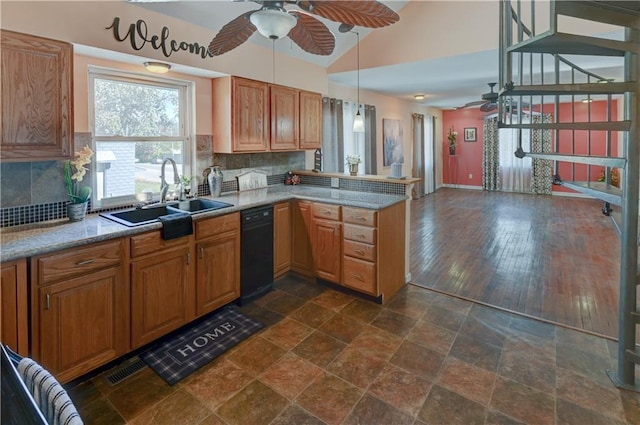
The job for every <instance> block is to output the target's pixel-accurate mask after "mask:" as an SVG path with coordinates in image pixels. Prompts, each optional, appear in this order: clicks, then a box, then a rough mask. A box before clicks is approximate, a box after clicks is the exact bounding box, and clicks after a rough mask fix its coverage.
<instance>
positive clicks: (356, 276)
mask: <svg viewBox="0 0 640 425" xmlns="http://www.w3.org/2000/svg"><path fill="white" fill-rule="evenodd" d="M353 277H355V278H356V279H358V280H359V281H360V282H364V277H362V275H361V274H358V273H355V274H354V275H353Z"/></svg>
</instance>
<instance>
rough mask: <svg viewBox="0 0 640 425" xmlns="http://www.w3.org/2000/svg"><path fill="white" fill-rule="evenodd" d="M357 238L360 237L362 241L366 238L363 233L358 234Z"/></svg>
mask: <svg viewBox="0 0 640 425" xmlns="http://www.w3.org/2000/svg"><path fill="white" fill-rule="evenodd" d="M356 236H357V237H359V238H360V239H364V238H365V236H364V235H363V234H362V233H358V234H357V235H356Z"/></svg>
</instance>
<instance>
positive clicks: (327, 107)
mask: <svg viewBox="0 0 640 425" xmlns="http://www.w3.org/2000/svg"><path fill="white" fill-rule="evenodd" d="M342 108H343V105H342V100H341V99H334V98H328V97H323V98H322V160H323V161H322V170H323V171H327V172H334V173H342V172H344V160H343V159H344V136H343V131H342V128H343V123H342V114H343V112H342Z"/></svg>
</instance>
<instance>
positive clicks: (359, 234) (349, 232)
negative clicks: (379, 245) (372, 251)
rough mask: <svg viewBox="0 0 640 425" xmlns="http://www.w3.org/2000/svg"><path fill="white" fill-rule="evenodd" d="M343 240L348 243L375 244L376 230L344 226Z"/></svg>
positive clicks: (350, 225)
mask: <svg viewBox="0 0 640 425" xmlns="http://www.w3.org/2000/svg"><path fill="white" fill-rule="evenodd" d="M344 238H345V239H348V240H350V241H357V242H365V243H370V244H374V245H375V243H376V229H374V228H372V227H364V226H356V225H353V224H345V225H344Z"/></svg>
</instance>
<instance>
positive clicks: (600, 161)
mask: <svg viewBox="0 0 640 425" xmlns="http://www.w3.org/2000/svg"><path fill="white" fill-rule="evenodd" d="M526 155H527V156H528V157H530V158H537V159H550V160H552V161H563V162H573V163H576V164H589V165H602V166H604V167H619V168H624V166H625V165H626V164H627V160H626V158H619V157H614V156H594V155H572V154H566V153H537V152H527V153H526Z"/></svg>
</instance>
